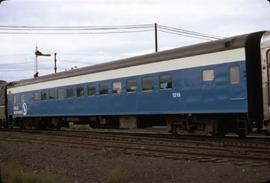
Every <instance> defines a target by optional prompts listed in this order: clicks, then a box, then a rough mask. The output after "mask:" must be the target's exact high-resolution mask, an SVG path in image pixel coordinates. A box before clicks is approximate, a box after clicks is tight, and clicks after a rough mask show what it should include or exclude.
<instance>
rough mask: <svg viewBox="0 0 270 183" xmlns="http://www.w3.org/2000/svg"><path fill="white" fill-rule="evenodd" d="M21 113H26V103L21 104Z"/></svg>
mask: <svg viewBox="0 0 270 183" xmlns="http://www.w3.org/2000/svg"><path fill="white" fill-rule="evenodd" d="M22 114H23V115H24V116H25V115H26V114H27V104H26V103H23V105H22Z"/></svg>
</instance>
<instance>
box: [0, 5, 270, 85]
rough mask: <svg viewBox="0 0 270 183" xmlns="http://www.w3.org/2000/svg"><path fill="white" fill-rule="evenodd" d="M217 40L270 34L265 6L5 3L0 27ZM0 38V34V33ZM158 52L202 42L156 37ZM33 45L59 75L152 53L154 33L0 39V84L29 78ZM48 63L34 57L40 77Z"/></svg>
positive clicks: (3, 36) (48, 70)
mask: <svg viewBox="0 0 270 183" xmlns="http://www.w3.org/2000/svg"><path fill="white" fill-rule="evenodd" d="M155 22H157V23H158V24H161V25H167V26H171V27H177V28H182V29H187V30H192V31H197V32H202V33H207V34H213V35H218V36H224V37H229V36H234V35H239V34H245V33H249V32H255V31H261V30H270V3H269V2H268V1H267V0H237V1H235V0H226V1H217V0H205V1H201V0H188V1H184V0H167V1H164V0H132V1H128V0H114V1H113V0H7V1H4V2H2V3H1V4H0V25H1V26H75V25H81V26H116V25H133V24H154V23H155ZM0 32H1V31H0ZM158 37H159V50H165V49H170V48H175V47H181V46H184V45H187V44H195V43H198V42H202V41H203V40H199V39H193V38H186V37H182V36H179V35H172V34H167V33H163V32H159V33H158ZM36 44H37V45H38V47H39V50H40V51H42V52H44V53H51V54H52V53H54V52H57V54H58V68H59V71H64V70H65V69H70V68H71V67H74V66H77V67H84V66H88V65H93V64H98V63H102V62H108V61H112V60H116V59H120V58H126V57H131V56H136V55H141V54H146V53H151V52H154V33H153V32H140V33H126V34H106V35H104V34H102V35H93V34H91V35H90V34H89V35H88V34H87V35H31V34H27V35H14V34H12V35H8V34H0V46H1V47H0V48H1V49H0V80H7V81H14V80H20V79H25V78H31V77H32V76H33V73H34V61H35V56H34V51H35V46H36ZM53 65H54V63H53V57H39V72H40V75H44V74H49V73H53V72H54V70H53V67H54V66H53Z"/></svg>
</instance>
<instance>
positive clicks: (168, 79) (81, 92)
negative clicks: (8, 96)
mask: <svg viewBox="0 0 270 183" xmlns="http://www.w3.org/2000/svg"><path fill="white" fill-rule="evenodd" d="M214 79H215V70H214V69H207V70H203V71H202V81H212V80H214ZM229 80H230V84H238V83H239V82H240V68H239V66H232V67H230V68H229ZM141 85H142V89H141V90H142V91H152V90H153V89H154V78H153V77H144V78H142V79H141ZM98 88H99V90H97V85H95V84H89V85H88V86H87V88H86V90H85V87H84V86H78V87H76V88H75V90H74V88H73V87H67V88H57V89H55V88H51V89H48V90H42V91H37V92H34V93H33V100H36V101H37V100H50V99H64V98H72V97H74V96H76V97H82V96H85V92H87V95H88V96H94V95H98V94H99V95H107V94H109V85H108V84H107V83H102V82H101V83H99V84H98ZM172 88H173V82H172V76H171V75H163V76H160V77H159V89H160V90H166V89H172ZM125 91H126V93H136V92H137V91H138V87H137V80H135V79H131V80H126V88H125ZM122 92H123V87H122V82H121V81H115V82H112V93H113V94H116V95H117V94H121V93H122ZM24 100H25V99H24V95H21V96H20V103H24ZM13 102H14V105H15V104H16V103H17V99H16V96H14V99H13Z"/></svg>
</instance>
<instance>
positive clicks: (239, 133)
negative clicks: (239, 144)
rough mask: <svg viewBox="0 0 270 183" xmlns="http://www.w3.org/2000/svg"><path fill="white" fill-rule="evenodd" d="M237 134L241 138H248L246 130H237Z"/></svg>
mask: <svg viewBox="0 0 270 183" xmlns="http://www.w3.org/2000/svg"><path fill="white" fill-rule="evenodd" d="M236 134H237V135H238V136H239V137H240V138H245V137H246V136H247V133H246V130H237V132H236Z"/></svg>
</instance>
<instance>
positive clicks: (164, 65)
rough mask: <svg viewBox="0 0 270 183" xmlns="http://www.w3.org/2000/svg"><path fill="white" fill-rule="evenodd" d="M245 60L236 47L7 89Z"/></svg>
mask: <svg viewBox="0 0 270 183" xmlns="http://www.w3.org/2000/svg"><path fill="white" fill-rule="evenodd" d="M240 60H245V49H244V48H238V49H233V50H227V51H220V52H215V53H209V54H203V55H196V56H191V57H184V58H177V59H172V60H166V61H160V62H156V63H149V64H143V65H137V66H131V67H125V68H120V69H115V70H110V71H103V72H98V73H92V74H86V75H80V76H74V77H69V78H63V79H57V80H51V81H45V82H40V83H35V84H29V85H25V86H18V87H13V88H9V89H8V93H20V92H27V91H32V90H40V89H46V88H54V87H62V86H67V85H75V84H82V83H89V82H95V81H102V80H109V79H117V78H122V77H130V76H137V75H144V74H151V73H157V72H165V71H172V70H177V69H186V68H192V67H200V66H207V65H214V64H222V63H230V62H235V61H240Z"/></svg>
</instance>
